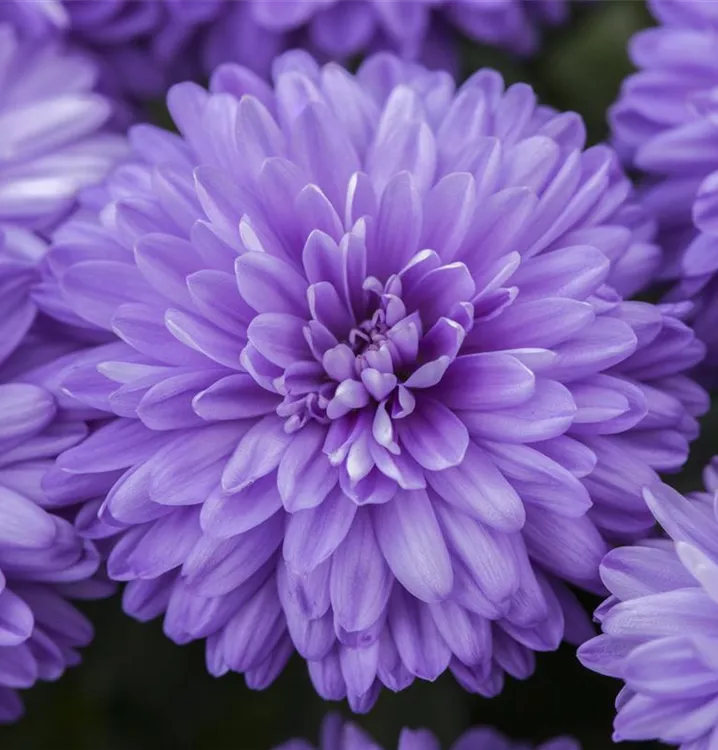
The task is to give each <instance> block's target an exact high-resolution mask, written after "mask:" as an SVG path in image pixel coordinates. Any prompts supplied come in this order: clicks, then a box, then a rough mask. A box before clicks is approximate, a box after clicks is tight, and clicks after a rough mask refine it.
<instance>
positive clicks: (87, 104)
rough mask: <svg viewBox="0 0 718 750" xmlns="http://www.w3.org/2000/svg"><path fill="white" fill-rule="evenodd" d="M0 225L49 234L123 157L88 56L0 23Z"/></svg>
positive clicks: (108, 104) (107, 105) (105, 102)
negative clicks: (81, 195)
mask: <svg viewBox="0 0 718 750" xmlns="http://www.w3.org/2000/svg"><path fill="white" fill-rule="evenodd" d="M0 49H2V57H1V58H0V224H5V223H13V224H17V225H20V226H23V227H26V228H29V229H34V230H40V231H43V232H47V231H49V230H50V229H51V228H52V227H53V226H54V224H55V223H57V221H58V220H59V219H61V218H63V216H64V214H66V213H67V211H68V210H69V209H70V208H71V207H72V205H73V202H74V198H75V195H76V194H77V192H78V191H79V190H80V189H82V188H84V187H87V186H88V185H91V184H93V183H94V182H97V181H98V180H99V179H101V178H102V177H103V176H104V175H105V172H106V171H107V170H108V168H109V167H110V165H112V164H113V163H114V162H115V161H117V160H118V159H119V158H120V157H121V155H122V154H123V153H124V148H125V147H124V143H123V141H122V140H121V139H120V138H119V137H118V136H116V135H113V134H110V133H107V132H104V130H103V126H104V125H105V123H106V122H107V120H108V118H109V117H110V115H111V112H112V108H111V105H110V103H109V102H108V101H107V100H106V99H105V98H104V97H102V96H100V95H99V94H96V93H95V92H94V91H93V87H94V84H95V82H96V79H97V70H96V68H95V66H94V65H93V64H92V63H91V62H90V60H89V59H87V58H86V57H84V56H83V55H81V54H79V53H75V52H69V51H67V50H66V49H65V48H64V47H63V45H62V44H61V43H59V42H56V41H54V40H52V39H45V40H43V41H37V40H34V39H30V38H28V37H24V36H21V35H20V34H19V33H18V32H17V30H16V29H15V28H14V27H13V26H10V25H8V24H0Z"/></svg>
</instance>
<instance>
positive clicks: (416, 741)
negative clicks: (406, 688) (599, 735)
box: [276, 714, 580, 750]
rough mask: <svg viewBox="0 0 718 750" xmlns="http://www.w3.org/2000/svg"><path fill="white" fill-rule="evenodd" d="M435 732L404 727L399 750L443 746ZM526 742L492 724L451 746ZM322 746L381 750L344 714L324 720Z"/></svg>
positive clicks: (298, 746)
mask: <svg viewBox="0 0 718 750" xmlns="http://www.w3.org/2000/svg"><path fill="white" fill-rule="evenodd" d="M439 747H440V746H439V742H438V740H437V739H436V738H435V737H434V735H433V734H432V733H431V732H429V731H427V730H424V729H419V730H414V729H403V730H402V732H401V736H400V737H399V744H398V746H397V750H439ZM527 747H528V746H527V745H526V744H525V743H519V742H513V741H512V740H509V739H508V738H507V737H504V736H503V735H502V734H500V733H499V732H497V731H496V730H495V729H492V728H490V727H476V728H474V729H470V730H469V731H467V732H466V733H465V734H464V735H463V736H462V737H460V738H459V739H458V740H457V741H456V742H455V743H454V744H453V745H452V746H451V750H527ZM579 749H580V745H579V744H578V742H576V741H575V740H572V739H570V738H568V737H557V738H556V739H554V740H549V741H548V742H544V743H543V744H541V745H539V746H538V749H537V750H579ZM276 750H314V747H313V745H311V744H310V743H309V742H305V741H304V740H290V741H289V742H286V743H284V744H283V745H282V746H281V747H278V748H276ZM319 750H380V748H379V746H378V745H377V744H376V743H375V742H374V741H373V740H372V739H371V737H369V735H367V734H366V732H364V731H363V730H361V729H360V728H359V727H357V726H356V725H355V724H352V723H351V722H344V721H343V720H342V719H341V717H339V716H336V715H331V714H330V715H329V716H327V717H326V719H325V720H324V722H323V724H322V730H321V737H320V739H319Z"/></svg>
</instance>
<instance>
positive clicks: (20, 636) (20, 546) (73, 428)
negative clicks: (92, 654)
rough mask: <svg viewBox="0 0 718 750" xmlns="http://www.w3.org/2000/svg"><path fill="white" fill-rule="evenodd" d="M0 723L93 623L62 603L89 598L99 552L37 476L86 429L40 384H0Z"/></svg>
mask: <svg viewBox="0 0 718 750" xmlns="http://www.w3.org/2000/svg"><path fill="white" fill-rule="evenodd" d="M0 413H2V426H1V427H0V723H2V722H7V721H13V720H14V719H16V718H18V716H19V715H20V714H21V712H22V703H21V701H20V698H19V697H18V695H17V693H16V690H17V689H21V688H28V687H30V686H32V685H33V684H34V683H35V682H36V681H37V680H55V679H57V678H58V677H59V676H60V675H61V674H62V672H63V671H64V669H65V667H66V666H72V665H74V664H76V663H77V662H78V661H79V655H78V653H77V648H78V647H80V646H84V645H86V644H87V643H88V642H89V640H90V639H91V637H92V626H91V625H90V623H89V622H88V621H87V620H86V619H85V617H84V616H83V615H81V614H80V613H79V612H78V611H77V610H76V609H75V608H74V607H73V606H72V605H71V604H70V603H69V601H68V599H69V598H88V597H90V598H94V597H96V596H100V595H103V594H104V593H106V591H107V589H106V586H105V585H103V584H102V583H100V582H98V581H95V580H91V579H92V577H93V575H94V573H95V572H96V570H97V568H98V565H99V560H100V559H99V555H98V553H97V551H96V550H95V548H94V545H93V544H92V543H90V542H87V541H83V540H82V539H81V538H80V536H79V535H78V533H77V531H76V530H75V528H74V527H73V525H72V524H71V523H70V522H69V521H68V520H66V519H65V518H63V517H61V516H59V515H56V514H54V513H52V512H51V511H50V510H49V509H46V508H45V507H44V506H45V504H46V503H45V496H44V492H43V490H42V486H41V481H42V476H43V474H44V473H45V472H46V471H47V469H48V467H49V466H51V465H52V462H53V460H54V458H55V457H56V456H57V454H58V453H59V452H61V451H62V450H65V449H67V448H69V447H70V446H72V445H74V444H76V443H77V442H79V441H80V440H81V439H82V438H83V437H84V436H85V434H86V429H85V426H84V424H83V423H82V422H80V421H77V420H74V419H67V418H63V416H62V414H61V412H60V411H59V410H58V407H57V405H56V402H55V399H54V398H53V396H52V394H51V393H50V392H49V391H48V390H46V389H45V388H43V387H41V386H38V385H35V384H32V383H27V382H18V381H15V382H10V383H8V382H4V380H3V382H2V383H0Z"/></svg>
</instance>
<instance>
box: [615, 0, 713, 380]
mask: <svg viewBox="0 0 718 750" xmlns="http://www.w3.org/2000/svg"><path fill="white" fill-rule="evenodd" d="M648 4H649V7H650V8H651V10H652V11H653V14H654V15H655V17H656V19H657V20H658V21H659V23H660V26H659V27H658V28H653V29H648V30H646V31H641V32H639V33H638V34H637V35H636V36H635V37H634V39H633V40H632V42H631V47H630V51H631V58H632V60H633V62H634V63H635V64H636V65H637V66H638V68H639V72H638V73H636V74H635V75H633V76H630V77H629V78H628V79H626V81H625V82H624V84H623V88H622V91H621V96H620V97H619V100H618V102H617V103H616V104H615V105H614V107H613V109H612V111H611V118H610V119H611V124H612V127H613V133H614V138H615V143H616V147H617V148H618V150H619V152H620V153H621V154H622V155H623V156H624V157H625V158H626V160H627V161H628V162H629V163H630V164H631V165H632V166H634V167H637V168H638V169H640V170H642V171H643V172H644V173H646V175H647V176H648V181H647V183H646V185H645V188H644V191H645V196H644V202H645V205H646V206H647V208H649V209H650V210H652V211H653V212H654V213H655V215H656V216H657V218H658V220H659V222H660V225H661V231H662V241H663V244H664V246H665V248H666V250H667V251H668V255H667V263H666V267H665V269H664V272H663V276H664V277H665V278H666V279H667V280H671V281H673V280H677V281H678V284H677V285H676V286H675V288H674V289H673V290H672V292H671V294H670V298H671V299H690V300H692V301H693V302H694V305H695V310H694V314H693V317H694V320H693V326H694V328H695V331H696V333H697V334H698V336H699V337H700V338H702V339H703V340H704V341H705V342H706V343H707V344H708V356H707V358H706V364H707V365H709V366H710V367H711V370H712V371H713V380H714V379H715V373H716V370H715V368H716V367H718V281H717V280H716V276H715V272H716V270H718V61H717V60H716V55H715V50H716V46H717V45H718V6H717V5H716V4H715V3H710V2H701V1H700V0H649V3H648Z"/></svg>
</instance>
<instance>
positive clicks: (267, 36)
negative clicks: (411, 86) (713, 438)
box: [0, 0, 568, 100]
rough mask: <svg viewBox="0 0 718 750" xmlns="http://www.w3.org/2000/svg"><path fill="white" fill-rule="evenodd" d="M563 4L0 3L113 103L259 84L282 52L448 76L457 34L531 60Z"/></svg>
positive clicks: (437, 0)
mask: <svg viewBox="0 0 718 750" xmlns="http://www.w3.org/2000/svg"><path fill="white" fill-rule="evenodd" d="M567 15H568V4H567V3H566V2H565V0H488V2H487V0H481V1H480V2H476V0H419V1H417V2H385V1H384V0H299V1H297V0H272V1H271V2H266V1H265V0H249V1H248V2H234V1H232V0H103V1H102V2H101V3H98V2H97V1H96V0H64V1H63V0H42V2H33V3H32V4H31V5H30V4H28V3H27V2H25V0H4V2H2V3H0V19H2V18H3V16H5V17H10V18H11V19H12V20H13V21H14V22H15V23H17V24H19V25H21V26H22V27H23V28H24V29H26V30H27V31H29V32H30V33H32V34H36V35H37V34H43V33H53V32H58V31H59V32H60V33H65V34H67V35H69V38H70V39H72V40H73V42H75V43H76V44H77V45H79V46H81V47H85V48H86V49H87V50H90V51H92V52H94V53H96V60H97V62H98V64H100V65H101V67H102V70H103V74H104V79H105V81H104V82H105V85H106V86H108V87H109V89H110V90H111V91H113V92H114V93H115V94H118V95H120V94H121V95H124V96H128V97H129V98H130V99H135V100H136V99H140V100H145V99H148V98H153V97H158V96H162V95H163V94H164V92H165V91H166V89H167V87H168V86H169V85H170V84H172V83H176V82H177V81H180V80H183V79H195V80H199V79H201V78H202V77H203V76H204V75H206V74H207V73H209V72H211V71H212V70H213V69H214V68H215V67H216V66H217V65H219V64H221V63H225V62H236V63H240V64H242V65H245V66H247V67H249V68H250V69H252V70H253V71H255V72H256V73H259V74H260V75H262V76H268V75H269V72H270V68H271V64H272V61H273V60H274V58H275V57H276V56H277V55H278V54H280V53H281V52H283V51H285V50H287V49H288V48H290V47H294V46H298V47H304V48H307V49H309V50H310V51H312V52H313V53H314V54H316V55H317V56H318V57H319V58H321V59H326V60H331V59H334V60H340V61H345V62H346V61H348V60H349V59H350V58H351V57H353V56H356V55H360V54H367V53H368V52H371V51H372V50H377V49H391V50H393V51H395V52H397V53H399V54H401V56H402V57H405V58H408V59H412V60H413V59H422V60H423V61H425V62H430V63H431V64H432V66H441V67H444V66H447V67H456V65H457V49H456V46H457V41H458V35H457V31H458V32H459V33H460V34H463V35H465V36H467V37H468V38H470V39H472V40H474V41H478V42H482V43H487V44H492V45H498V46H501V47H504V48H506V49H508V50H509V51H511V52H513V53H516V54H519V55H527V54H530V53H533V52H535V51H536V49H537V47H538V43H539V36H540V29H541V27H542V26H546V25H556V24H559V23H561V22H563V21H565V20H566V17H567Z"/></svg>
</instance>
